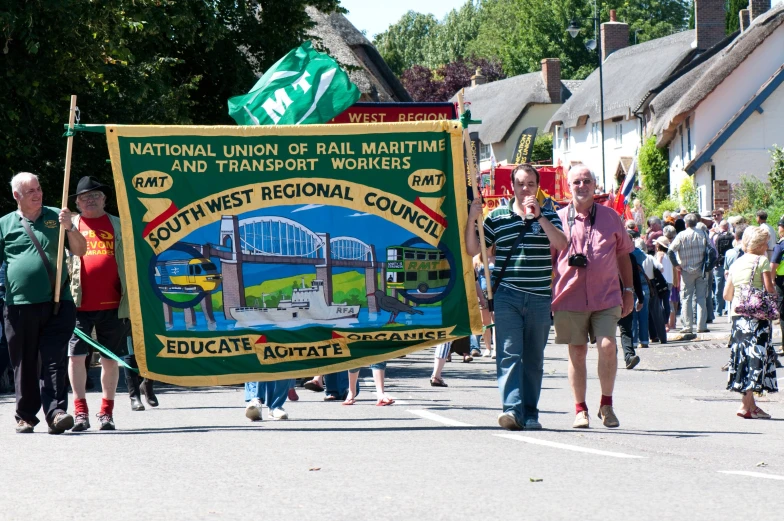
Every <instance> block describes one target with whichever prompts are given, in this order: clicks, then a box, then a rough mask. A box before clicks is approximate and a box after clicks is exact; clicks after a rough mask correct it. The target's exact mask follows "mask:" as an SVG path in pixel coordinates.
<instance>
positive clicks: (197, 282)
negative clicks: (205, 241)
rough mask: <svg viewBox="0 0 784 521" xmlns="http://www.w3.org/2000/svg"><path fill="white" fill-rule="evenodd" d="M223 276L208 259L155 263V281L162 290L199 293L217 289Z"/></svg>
mask: <svg viewBox="0 0 784 521" xmlns="http://www.w3.org/2000/svg"><path fill="white" fill-rule="evenodd" d="M222 279H223V277H221V274H220V273H218V268H217V267H216V266H215V263H214V262H211V261H210V260H208V259H204V258H196V259H184V260H167V261H160V262H158V263H157V264H156V265H155V283H156V284H157V285H158V287H159V288H160V289H161V290H162V291H167V292H169V291H171V292H176V293H199V292H202V291H207V292H210V291H214V290H216V289H218V287H219V286H220V284H221V281H222Z"/></svg>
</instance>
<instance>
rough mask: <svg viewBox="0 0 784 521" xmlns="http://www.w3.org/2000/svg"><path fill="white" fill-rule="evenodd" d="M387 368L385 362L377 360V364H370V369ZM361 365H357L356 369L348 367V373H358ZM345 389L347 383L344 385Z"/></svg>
mask: <svg viewBox="0 0 784 521" xmlns="http://www.w3.org/2000/svg"><path fill="white" fill-rule="evenodd" d="M386 368H387V363H386V362H379V363H377V364H370V369H373V370H379V371H383V370H385V369H386ZM360 369H361V367H357V368H356V369H349V370H348V372H349V373H358V372H359V370H360ZM346 389H348V385H346Z"/></svg>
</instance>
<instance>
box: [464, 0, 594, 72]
mask: <svg viewBox="0 0 784 521" xmlns="http://www.w3.org/2000/svg"><path fill="white" fill-rule="evenodd" d="M481 6H482V7H481V10H480V13H479V19H480V25H479V34H478V35H477V37H476V39H475V40H473V41H472V42H471V43H470V44H469V46H468V48H469V51H471V52H473V53H475V54H476V55H477V56H484V57H497V58H498V59H500V60H501V63H502V64H503V69H504V72H505V73H506V74H507V75H509V76H513V75H517V74H524V73H527V72H533V71H538V70H539V69H540V68H541V60H542V59H543V58H559V59H560V60H561V71H562V74H563V76H564V77H565V78H576V79H579V78H584V77H586V76H588V74H590V73H591V71H592V70H593V69H594V68H595V67H596V66H597V65H598V58H597V56H596V53H595V52H592V51H589V50H588V49H586V48H585V42H586V40H589V39H591V38H593V31H589V30H584V31H582V32H581V34H579V35H578V36H577V38H574V39H573V38H571V37H570V36H569V34H568V33H567V32H566V27H567V26H568V25H569V22H570V21H571V20H572V19H573V18H575V19H582V20H586V19H588V18H590V17H592V16H593V12H592V9H591V7H590V4H589V3H588V2H586V1H585V0H486V1H484V2H482V4H481Z"/></svg>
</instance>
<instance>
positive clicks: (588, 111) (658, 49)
mask: <svg viewBox="0 0 784 521" xmlns="http://www.w3.org/2000/svg"><path fill="white" fill-rule="evenodd" d="M695 38H696V31H693V30H692V31H683V32H681V33H677V34H673V35H671V36H665V37H664V38H657V39H655V40H650V41H647V42H645V43H641V44H638V45H632V46H630V47H626V48H624V49H620V50H618V51H615V52H614V53H612V54H611V55H610V56H608V57H607V59H606V60H605V61H604V63H603V69H604V71H603V74H604V118H605V119H612V118H614V117H618V116H623V117H627V118H628V117H631V115H632V112H633V110H634V109H635V108H636V107H637V106H638V105H639V103H640V101H641V100H642V99H643V98H645V96H646V95H647V94H648V92H649V91H650V90H652V89H653V88H655V87H656V86H657V85H659V84H660V83H661V82H662V81H663V80H664V79H666V78H667V77H669V76H670V75H671V74H672V73H673V72H675V71H676V70H678V69H679V68H680V67H681V66H682V65H683V64H684V63H687V62H688V61H690V60H691V58H692V57H693V56H694V54H695V53H696V51H695V49H694V48H693V47H692V43H693V42H694V41H695ZM600 113H601V112H600V103H599V69H598V68H597V69H596V70H595V71H593V72H592V73H591V75H590V76H588V78H586V79H585V82H584V83H583V86H582V87H581V88H580V91H579V92H578V93H576V94H575V95H574V96H572V97H571V99H570V100H569V101H567V102H566V103H564V105H563V106H562V107H561V108H560V109H558V111H557V112H556V113H555V114H554V115H553V117H552V118H550V121H548V122H547V125H546V126H545V130H547V131H550V130H552V126H553V125H554V124H556V123H559V122H561V123H562V124H563V125H564V126H565V127H567V128H571V127H574V126H577V122H578V120H579V119H580V118H581V117H583V116H587V117H588V119H590V120H591V121H593V122H596V121H599V120H600V119H601V118H600Z"/></svg>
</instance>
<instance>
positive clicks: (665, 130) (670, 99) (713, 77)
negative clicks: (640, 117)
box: [650, 4, 784, 147]
mask: <svg viewBox="0 0 784 521" xmlns="http://www.w3.org/2000/svg"><path fill="white" fill-rule="evenodd" d="M783 23H784V4H780V5H778V6H776V7H774V8H773V9H771V10H769V11H768V12H766V13H764V14H762V15H760V16H758V17H757V18H755V19H754V21H753V22H752V23H751V25H750V26H749V27H748V29H746V31H744V32H743V33H740V34H739V35H738V36H737V37H736V38H735V40H734V41H733V42H732V43H730V44H729V45H727V46H726V47H725V48H724V49H722V50H721V51H720V52H718V53H716V54H715V55H714V56H712V57H711V58H709V59H708V60H706V61H705V62H704V63H701V64H700V65H699V66H697V67H695V68H694V69H692V70H690V71H689V72H687V73H686V74H684V75H683V76H682V77H680V78H678V79H677V80H676V81H674V82H673V83H672V84H671V85H669V86H668V87H667V88H665V89H663V90H662V91H661V92H660V93H659V94H658V95H657V96H656V97H655V98H654V99H653V101H651V104H650V108H651V112H652V119H651V125H652V126H651V128H652V133H653V134H654V135H655V136H656V145H657V146H659V147H662V146H665V145H666V144H667V143H669V142H670V141H671V140H672V138H673V136H674V135H675V130H676V129H677V127H678V125H680V124H681V123H682V122H683V120H684V119H686V117H687V116H688V115H689V114H690V113H691V112H692V111H693V110H694V109H695V108H696V107H697V105H699V104H700V102H702V100H704V99H705V98H706V97H707V96H708V95H709V94H710V93H711V92H713V90H714V89H715V88H716V87H717V86H718V85H719V84H720V83H721V82H722V81H724V79H725V78H726V77H727V76H729V75H730V74H731V73H732V71H734V70H735V69H736V68H737V67H738V66H739V65H740V64H741V63H742V62H743V60H745V59H746V57H747V56H748V55H749V54H751V53H752V52H753V51H754V49H756V48H757V47H758V46H759V45H760V44H761V43H762V42H763V41H765V38H767V37H768V36H769V35H770V34H771V33H773V31H775V30H776V29H777V28H778V27H779V26H780V25H781V24H783Z"/></svg>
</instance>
